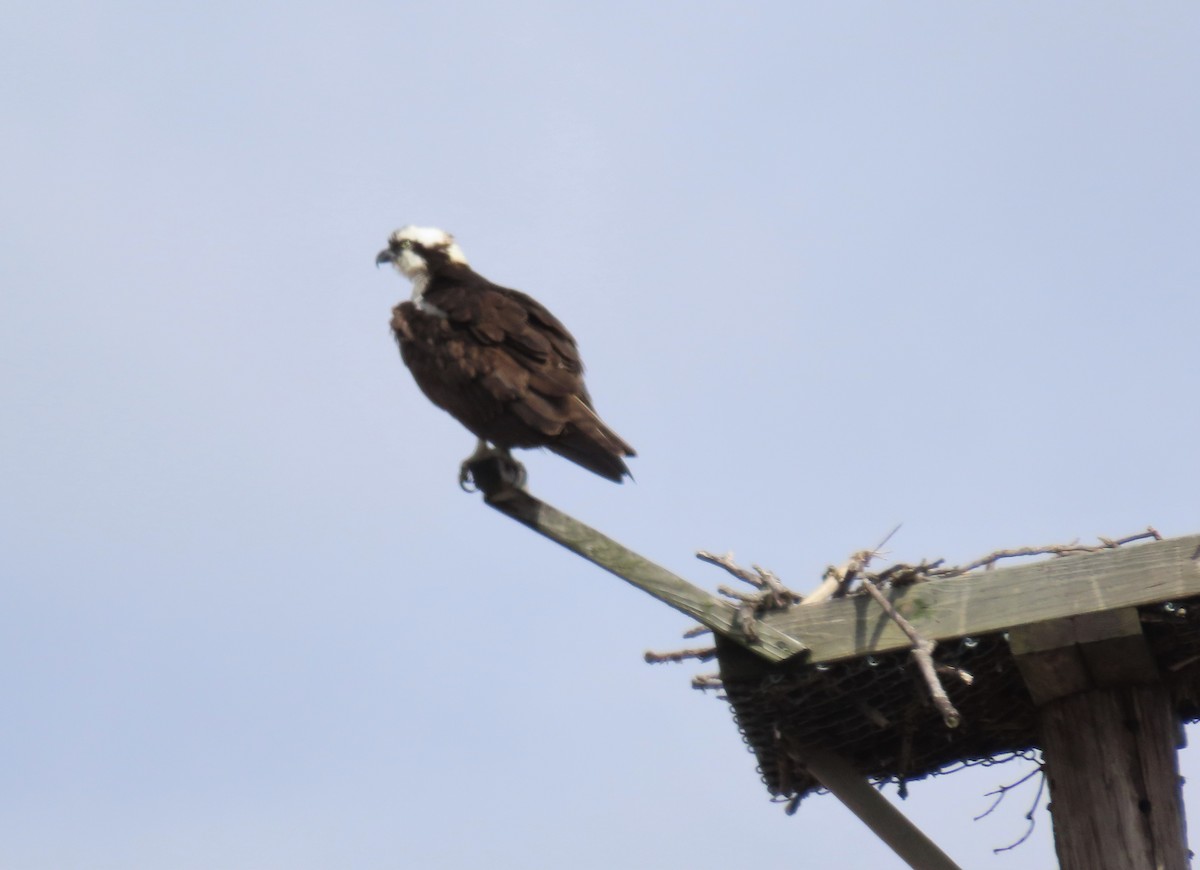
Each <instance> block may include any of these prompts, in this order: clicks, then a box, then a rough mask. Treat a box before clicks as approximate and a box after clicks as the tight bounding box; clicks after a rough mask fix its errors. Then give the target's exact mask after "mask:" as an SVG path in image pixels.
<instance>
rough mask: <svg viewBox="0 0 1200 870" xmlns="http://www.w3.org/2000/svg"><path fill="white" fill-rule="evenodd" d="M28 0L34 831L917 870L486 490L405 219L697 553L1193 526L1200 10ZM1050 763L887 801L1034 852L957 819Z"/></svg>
mask: <svg viewBox="0 0 1200 870" xmlns="http://www.w3.org/2000/svg"><path fill="white" fill-rule="evenodd" d="M6 12H7V14H6V16H5V19H6V20H5V27H4V28H3V32H2V34H0V70H2V75H0V99H2V100H3V106H4V110H3V112H2V113H0V115H2V118H3V120H0V131H2V133H3V138H2V143H3V146H2V147H3V152H4V160H3V166H4V169H3V171H0V201H2V202H3V203H4V206H3V214H4V216H5V219H6V220H5V232H4V233H3V234H2V235H0V275H3V284H4V291H3V295H2V296H0V366H2V371H3V378H2V379H0V401H2V403H3V407H4V408H5V409H6V413H5V415H4V416H5V423H4V425H3V426H0V481H2V483H0V544H2V547H0V572H2V578H0V579H2V581H3V582H2V585H0V595H2V598H0V691H2V692H3V696H4V698H5V713H4V715H3V717H2V721H0V746H3V750H2V751H0V867H4V868H6V870H7V868H13V870H62V868H156V870H157V868H172V870H173V868H181V870H183V868H197V870H199V868H216V867H219V868H275V867H280V868H283V867H287V868H333V867H339V868H340V867H353V868H438V870H441V868H445V870H460V868H474V867H480V866H486V867H489V868H562V867H572V868H583V870H590V868H597V870H598V868H613V867H628V868H635V870H637V868H676V867H678V868H684V867H686V868H690V870H715V868H727V867H729V866H735V865H739V864H749V863H761V864H783V863H786V864H788V866H798V867H803V866H808V867H827V866H835V864H836V866H838V867H839V868H841V870H856V868H886V867H895V866H898V861H897V860H896V859H895V858H892V857H890V854H889V853H888V852H886V850H885V849H884V848H883V847H882V846H880V845H879V844H878V843H876V842H875V841H874V840H873V839H872V838H871V837H869V836H868V835H867V834H866V833H865V829H863V828H862V827H861V825H860V824H859V823H858V822H857V821H856V820H854V819H853V818H852V817H850V816H849V814H848V813H847V812H846V811H845V810H843V809H841V808H840V806H838V805H837V804H836V803H835V802H834V801H833V800H832V799H830V798H818V799H813V800H810V801H807V802H805V804H804V805H803V806H802V808H801V811H800V813H799V814H798V815H797V816H795V817H791V818H789V817H786V816H785V815H784V814H783V812H782V810H781V809H780V808H779V807H777V806H774V805H772V804H770V803H769V802H768V801H767V794H766V791H765V789H764V788H763V787H762V785H761V783H760V782H759V780H758V777H757V774H756V773H755V771H754V764H753V759H752V757H751V756H749V755H748V754H747V753H746V751H745V749H744V747H743V745H742V743H741V740H740V738H739V736H738V734H737V732H736V730H735V728H734V725H733V722H732V720H731V717H730V715H729V712H728V709H727V708H726V707H725V706H724V705H723V704H722V703H721V702H719V701H717V700H714V699H713V697H711V696H707V697H706V696H702V695H700V694H699V693H695V692H692V691H691V690H690V689H689V688H688V681H689V678H690V675H691V674H692V673H694V672H696V671H697V670H701V669H703V666H701V667H699V668H686V667H684V668H667V667H660V668H650V667H648V666H646V665H645V664H643V663H642V662H641V654H642V652H643V650H645V649H646V648H654V649H669V648H672V647H674V646H678V645H679V641H678V635H679V633H680V632H681V631H682V630H683V629H684V628H686V627H687V621H686V620H685V619H683V618H682V617H680V616H678V615H677V614H675V613H674V612H673V611H671V610H669V609H667V608H666V607H664V606H662V605H659V604H657V603H655V602H654V601H652V600H650V599H648V598H646V597H645V596H643V595H642V594H641V593H638V592H636V591H635V590H632V589H630V588H628V587H626V586H625V585H623V584H621V583H620V582H619V581H617V580H615V579H613V578H611V577H609V576H608V575H605V574H603V573H601V572H600V571H599V570H597V569H595V568H593V567H591V566H589V565H587V564H586V563H584V562H582V561H580V560H578V559H576V558H573V557H571V556H569V555H568V554H566V553H564V552H560V551H558V550H556V549H554V548H553V547H552V546H551V545H549V544H547V543H546V542H544V541H542V540H540V539H538V538H536V537H535V536H533V535H531V534H530V533H528V532H526V531H525V530H523V529H520V528H519V527H517V526H515V525H514V524H513V523H511V522H509V521H507V520H505V519H503V518H502V517H500V516H499V515H497V514H494V513H493V512H491V511H489V510H487V509H486V508H484V507H483V506H482V505H481V504H480V503H479V501H478V499H477V498H476V497H469V496H466V495H464V494H463V493H461V492H460V491H459V490H458V488H457V486H456V483H455V478H456V474H457V468H458V463H459V461H460V460H461V459H462V458H463V457H464V456H465V455H466V454H467V453H468V452H470V450H471V448H472V446H473V439H472V438H471V436H469V435H468V434H467V433H466V432H465V431H464V430H462V429H461V427H459V426H458V425H457V424H456V423H455V422H454V421H453V420H451V419H450V418H448V417H446V416H445V415H444V414H442V413H441V412H439V411H437V410H436V409H434V408H432V406H430V405H429V404H428V403H427V402H426V401H425V400H424V398H423V397H422V396H421V395H420V394H419V393H418V391H417V389H416V387H415V386H414V385H413V384H412V382H411V379H410V377H409V375H408V373H407V372H406V371H405V370H404V368H403V366H402V364H401V363H400V360H399V358H398V355H397V353H396V350H395V347H394V345H393V343H392V339H391V337H390V335H389V332H388V329H387V321H388V316H389V308H390V306H391V305H392V304H394V302H395V301H396V300H397V299H399V298H400V297H402V296H403V295H405V294H407V293H408V287H407V286H406V285H405V284H404V282H402V281H401V280H400V279H399V278H398V277H397V276H395V275H394V274H393V273H391V272H389V271H387V270H378V271H377V270H376V269H374V267H373V258H374V255H375V253H376V252H377V251H378V250H379V249H380V248H381V247H382V246H383V243H384V241H385V239H386V236H387V234H388V232H389V231H390V230H392V229H393V228H395V227H396V226H399V225H401V224H405V223H419V224H433V225H438V226H443V227H445V228H447V229H449V230H451V231H452V232H454V233H455V234H456V235H457V237H458V239H459V241H460V243H461V244H462V246H463V248H464V249H465V251H466V253H467V255H468V256H469V257H470V258H471V260H472V263H473V264H474V265H475V266H476V267H477V268H478V269H479V270H480V271H481V272H482V273H483V274H485V275H487V276H488V277H490V278H492V279H494V280H496V281H498V282H500V283H503V284H507V285H509V286H515V287H518V288H521V289H523V290H526V291H528V292H530V293H532V294H534V295H535V296H537V297H538V298H539V299H541V300H542V301H543V302H545V303H546V304H547V305H548V306H549V307H550V308H551V309H552V310H553V311H555V312H556V313H557V314H558V315H559V316H560V317H561V318H562V319H563V320H564V321H565V322H566V323H567V324H568V325H569V326H570V327H571V328H572V329H573V331H574V332H575V333H576V335H577V337H578V338H579V340H580V343H581V346H582V349H583V351H584V355H585V359H586V360H587V362H588V364H589V367H590V378H589V382H590V384H591V388H592V392H593V395H594V397H595V399H596V402H597V406H598V408H599V410H600V411H601V413H602V414H603V415H604V417H605V418H606V419H607V420H608V421H609V422H610V423H611V424H612V425H613V427H614V428H615V429H616V430H617V431H618V432H620V433H621V434H622V435H623V436H624V437H625V438H627V439H628V440H629V441H630V442H631V443H632V444H633V445H634V446H635V447H636V448H637V449H638V452H639V457H638V458H637V459H636V460H634V462H633V470H634V474H635V475H636V477H637V483H636V484H632V485H626V486H622V487H617V486H613V485H611V484H609V483H607V482H605V481H602V480H600V479H599V478H595V477H593V476H592V475H589V474H587V473H586V472H584V471H582V470H580V469H578V468H576V467H575V466H572V465H570V464H568V463H566V462H564V461H563V460H561V459H559V458H557V457H554V456H551V455H530V456H528V457H527V465H528V468H529V471H530V475H531V481H532V489H533V490H534V492H535V493H537V494H538V495H540V496H542V497H543V498H546V499H547V500H549V501H551V502H553V503H555V504H557V505H558V506H559V507H561V508H563V509H564V510H567V511H569V512H571V513H573V514H575V515H577V516H579V517H581V518H583V519H585V520H586V521H589V522H591V523H593V524H595V525H597V526H599V527H601V528H602V529H604V530H606V531H608V532H609V533H611V534H613V535H614V536H615V537H617V538H619V539H621V540H623V541H625V542H626V543H628V544H630V545H632V546H634V547H636V548H637V549H639V550H640V551H642V552H643V553H645V554H646V555H648V556H650V557H652V558H654V559H656V560H658V561H660V562H662V563H664V564H666V565H668V566H670V567H672V568H674V569H676V570H679V571H681V572H683V573H685V574H686V575H687V576H689V577H691V578H693V579H694V580H695V581H696V582H699V583H701V584H703V585H705V586H708V587H713V586H715V585H716V584H717V583H719V582H724V578H723V577H722V576H720V575H719V574H718V573H717V572H716V571H715V570H714V569H711V568H705V567H704V566H700V565H698V564H696V563H694V562H693V560H692V558H691V553H692V552H693V551H694V550H696V549H698V548H707V549H715V550H722V551H723V550H727V549H732V550H734V551H735V552H736V553H737V555H738V556H739V557H740V558H742V559H744V560H745V561H756V562H760V563H762V564H765V565H768V566H771V567H773V568H774V569H775V570H776V571H777V572H778V573H779V574H781V575H782V576H783V577H784V578H785V580H787V581H789V582H790V583H791V584H792V585H794V586H796V587H799V588H804V587H806V586H811V585H814V584H815V582H816V579H817V577H818V576H819V574H820V572H821V570H822V569H823V568H824V566H825V565H826V564H828V563H830V562H836V561H840V560H841V559H842V558H844V557H845V555H846V554H847V553H849V552H850V551H852V550H855V549H859V548H861V547H864V546H868V545H870V544H872V543H874V542H875V541H877V540H878V539H879V538H880V537H881V535H882V534H883V533H886V531H887V530H888V529H890V528H891V527H892V526H893V525H894V524H895V523H897V522H900V521H902V522H903V523H904V527H903V530H902V531H901V533H900V534H899V535H898V537H897V538H896V539H895V540H894V542H893V545H892V546H893V553H894V555H895V556H896V557H897V558H905V559H917V558H920V557H923V556H928V557H939V556H944V557H947V558H948V559H951V560H958V559H965V558H968V557H971V556H975V555H978V554H980V553H983V552H987V551H989V550H991V549H994V548H996V547H1003V546H1018V545H1023V544H1038V543H1048V542H1054V541H1063V540H1069V539H1073V538H1076V537H1087V536H1092V535H1096V534H1104V535H1120V534H1125V533H1130V532H1134V531H1138V530H1140V529H1141V528H1143V527H1144V526H1145V525H1146V524H1148V523H1153V524H1155V525H1156V526H1157V527H1158V528H1159V529H1160V530H1162V531H1163V532H1164V533H1165V534H1168V535H1179V534H1188V533H1193V532H1197V531H1200V511H1198V510H1197V501H1196V493H1197V491H1198V486H1200V468H1198V465H1197V462H1196V458H1195V456H1196V448H1195V445H1196V443H1197V435H1198V430H1200V404H1198V403H1197V401H1196V383H1195V378H1196V372H1197V350H1196V347H1197V342H1196V331H1197V323H1198V322H1200V302H1198V301H1197V299H1198V294H1197V286H1198V285H1200V254H1198V246H1197V243H1196V240H1197V230H1198V220H1197V219H1198V217H1200V205H1198V203H1200V169H1198V168H1197V165H1198V164H1197V154H1200V103H1198V100H1197V83H1198V82H1200V53H1198V52H1197V49H1196V46H1197V45H1200V7H1197V6H1196V5H1195V4H1190V3H1165V2H1164V3H1156V4H1132V3H1130V4H1118V3H1099V4H1086V5H1085V4H1074V3H1072V4H1067V3H1045V4H1036V5H1034V4H1019V5H1018V4H977V3H973V4H959V3H912V4H892V3H857V4H798V3H756V4H755V3H751V4H747V3H740V4H733V3H719V4H718V3H657V4H634V3H607V4H604V5H602V6H601V5H599V4H596V5H593V6H584V5H583V4H566V3H559V4H555V3H533V2H530V3H512V4H489V3H477V2H476V3H470V2H465V3H442V4H413V3H390V4H389V3H350V4H342V5H340V6H338V7H337V8H334V7H333V6H329V5H320V4H312V3H305V2H298V3H260V4H254V5H253V6H252V7H250V8H246V4H240V3H239V4H233V3H223V2H205V3H198V2H192V3H177V4H156V3H132V2H117V3H107V4H85V3H71V2H64V3H54V2H38V3H19V4H10V7H9V8H8V9H7V10H6ZM1190 753H1191V750H1188V751H1185V753H1184V754H1183V765H1184V771H1185V773H1186V774H1190V778H1191V779H1192V780H1193V781H1194V782H1200V771H1198V770H1196V761H1195V759H1194V757H1193V756H1192V755H1191V754H1190ZM1023 773H1024V770H1023V769H1022V768H1020V767H1019V766H1018V765H1010V766H1007V767H998V768H994V769H990V770H983V771H971V772H967V773H963V774H956V775H954V776H952V777H945V778H941V779H937V780H930V781H926V782H923V783H917V784H915V785H914V786H913V787H912V795H911V797H910V799H909V800H908V801H907V802H906V803H905V804H904V808H905V809H906V811H907V812H909V813H911V814H912V815H913V817H914V818H915V819H916V820H917V821H918V822H919V823H920V824H922V825H924V826H925V827H926V828H927V829H928V830H929V832H930V833H931V834H932V835H933V836H934V837H935V839H937V840H938V841H939V842H940V843H941V844H942V845H943V847H944V848H945V849H946V850H947V851H948V852H949V853H950V854H951V855H952V856H953V857H955V858H956V859H957V860H959V861H960V862H961V863H963V864H964V865H966V866H970V867H995V868H1000V870H1003V868H1023V870H1028V868H1040V867H1050V866H1052V864H1053V859H1052V845H1051V841H1050V823H1049V818H1048V817H1047V816H1045V814H1044V813H1043V814H1041V815H1040V816H1039V821H1038V830H1037V833H1036V834H1035V835H1034V837H1033V839H1032V841H1031V842H1030V843H1029V844H1027V845H1026V846H1024V847H1023V848H1021V849H1018V850H1016V851H1015V852H1012V853H1007V854H1005V855H1002V856H999V857H993V856H992V855H991V849H992V848H993V847H998V846H1003V845H1006V844H1007V843H1009V842H1011V841H1012V840H1013V839H1015V838H1016V837H1017V836H1019V835H1020V833H1021V832H1022V831H1023V829H1024V821H1023V819H1022V818H1021V816H1022V814H1023V813H1024V812H1025V810H1026V808H1027V800H1029V799H1031V793H1030V797H1026V796H1025V793H1022V794H1019V795H1017V796H1016V797H1015V798H1013V799H1011V800H1010V802H1009V803H1008V804H1007V805H1005V806H1003V807H1002V808H1001V809H1000V810H998V811H997V812H996V813H994V814H993V815H992V816H991V817H990V818H989V819H987V820H985V821H984V822H981V823H973V822H972V821H971V817H972V816H973V815H976V814H978V813H979V812H981V811H982V810H983V809H985V808H986V807H987V805H988V803H989V800H990V799H987V798H984V797H983V794H984V792H986V791H989V790H991V789H992V788H994V787H995V786H997V785H999V784H1001V783H1004V782H1008V781H1011V780H1014V779H1017V778H1019V777H1020V776H1021V775H1022V774H1023ZM1191 791H1193V792H1194V788H1192V789H1191ZM1196 828H1197V825H1195V824H1194V825H1193V830H1195V829H1196Z"/></svg>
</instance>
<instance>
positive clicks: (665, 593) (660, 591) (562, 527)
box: [487, 489, 806, 662]
mask: <svg viewBox="0 0 1200 870" xmlns="http://www.w3.org/2000/svg"><path fill="white" fill-rule="evenodd" d="M487 503H488V504H489V505H491V506H492V507H494V508H495V509H496V510H498V511H500V512H501V513H503V514H505V515H507V516H509V517H512V518H513V519H515V520H517V521H518V522H520V523H522V524H524V525H526V526H528V527H529V528H531V529H533V530H534V531H535V532H538V533H539V534H542V535H545V536H546V537H547V538H550V539H551V540H552V541H555V542H556V543H558V544H561V545H562V546H564V547H566V548H567V549H568V550H571V551H572V552H574V553H578V554H579V555H580V556H583V557H584V558H585V559H587V560H588V561H590V562H593V563H595V564H596V565H599V566H600V567H601V568H603V569H605V570H606V571H609V572H611V573H613V574H616V575H617V576H618V577H620V578H621V579H622V580H625V581H627V582H629V583H631V584H633V585H634V586H636V587H638V588H639V589H641V590H642V591H644V592H647V593H649V594H650V595H652V596H654V597H655V598H657V599H658V600H659V601H662V602H663V603H665V604H668V605H670V606H671V607H674V608H675V609H676V610H678V611H680V612H682V613H686V614H687V615H688V616H690V617H692V618H693V619H695V620H696V621H697V622H700V623H701V624H703V625H705V626H707V627H708V628H711V629H712V630H713V631H716V632H719V633H721V634H723V635H725V636H727V637H730V638H732V639H733V640H734V641H736V642H737V643H739V644H741V645H742V646H745V647H746V648H747V649H749V650H751V651H753V652H754V653H756V654H757V655H759V656H761V657H762V658H764V659H766V660H767V661H771V662H779V661H783V660H785V659H788V658H791V657H792V656H794V655H797V654H798V653H802V652H804V650H805V649H806V647H805V646H804V644H803V643H801V642H800V641H798V640H796V639H795V638H792V637H789V636H788V635H786V634H784V633H783V632H781V631H779V630H778V629H777V628H774V627H772V626H770V625H767V624H765V623H763V622H761V621H759V622H756V623H755V626H754V630H753V634H751V633H748V632H747V631H746V630H745V627H744V626H743V625H742V623H741V621H740V618H739V614H738V610H737V608H736V607H734V606H733V605H732V604H730V603H729V602H728V601H724V600H722V599H720V598H717V597H716V596H715V595H712V594H711V593H709V592H705V591H704V590H703V589H701V588H700V587H698V586H694V585H693V584H691V583H689V582H688V581H687V580H684V579H683V578H682V577H680V576H678V575H676V574H674V573H672V572H670V571H668V570H667V569H666V568H663V567H662V566H661V565H657V564H655V563H654V562H651V561H650V560H649V559H646V558H645V557H643V556H640V555H638V554H637V553H635V552H633V551H632V550H630V549H628V548H627V547H625V546H622V545H621V544H619V543H617V542H616V541H614V540H613V539H612V538H609V537H608V536H606V535H604V534H601V533H600V532H598V531H596V530H595V529H593V528H591V527H590V526H587V525H585V524H583V523H581V522H579V520H576V519H574V518H573V517H570V516H568V515H567V514H564V513H563V512H562V511H560V510H558V509H556V508H553V507H551V506H550V505H548V504H546V503H545V502H542V501H539V500H538V499H536V498H534V497H532V496H531V495H529V494H528V493H526V492H524V491H523V490H515V489H506V490H503V491H501V492H498V493H495V494H494V495H492V496H490V497H489V498H488V499H487Z"/></svg>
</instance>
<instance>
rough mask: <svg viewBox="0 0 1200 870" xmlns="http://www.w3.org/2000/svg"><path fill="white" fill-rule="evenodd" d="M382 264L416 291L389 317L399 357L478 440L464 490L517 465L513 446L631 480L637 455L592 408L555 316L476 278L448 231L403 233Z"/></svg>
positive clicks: (575, 356)
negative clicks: (477, 474) (477, 469)
mask: <svg viewBox="0 0 1200 870" xmlns="http://www.w3.org/2000/svg"><path fill="white" fill-rule="evenodd" d="M383 263H391V264H392V265H393V266H395V267H396V270H397V271H398V272H400V273H401V274H402V275H404V276H405V277H406V278H408V279H409V280H410V281H412V285H413V292H412V298H411V299H410V300H408V301H405V302H401V303H400V304H399V305H397V306H396V307H395V308H393V309H392V332H393V333H395V336H396V342H397V343H398V344H399V345H400V356H401V358H402V359H403V360H404V363H405V365H407V366H408V368H409V370H410V371H412V374H413V377H414V378H415V379H416V381H417V386H419V387H420V388H421V391H422V392H423V393H425V395H426V396H427V397H428V398H429V399H430V400H431V401H432V402H433V403H434V404H435V405H437V406H438V407H439V408H441V409H442V410H444V411H447V412H448V413H449V414H450V415H451V416H452V417H454V418H455V419H456V420H458V422H460V423H462V424H463V425H464V426H466V427H467V428H468V429H469V430H471V432H473V433H474V435H475V437H476V438H478V439H479V445H478V448H477V449H476V451H475V453H474V455H472V456H471V457H470V458H469V459H467V461H466V462H464V463H463V469H462V473H461V475H460V480H461V481H462V482H463V483H465V482H466V480H467V478H468V476H469V475H468V472H467V466H468V464H469V463H471V462H473V461H475V460H477V459H481V458H484V457H487V456H491V455H496V454H499V455H501V456H503V457H506V458H508V459H510V460H511V456H509V453H508V451H509V450H510V449H511V448H513V447H546V448H548V449H550V450H553V451H554V452H555V453H557V454H558V455H559V456H564V457H566V458H567V459H569V460H571V461H572V462H574V463H577V464H578V465H582V466H583V467H584V468H586V469H588V470H589V471H594V472H595V473H596V474H598V475H600V476H601V477H606V478H608V479H609V480H612V481H616V482H617V483H620V482H621V479H622V478H623V477H624V476H625V475H627V474H629V468H628V467H627V466H626V465H625V460H624V457H626V456H633V455H634V452H633V448H632V447H630V446H629V445H628V444H626V443H625V442H624V441H623V440H621V438H620V437H619V436H618V435H617V434H616V433H615V432H613V431H612V430H611V429H609V428H608V426H606V425H605V424H604V421H603V420H601V419H600V417H599V416H597V414H596V412H595V410H594V409H593V408H592V399H591V397H590V396H589V395H588V391H587V387H585V386H584V383H583V363H582V362H581V361H580V358H579V350H578V348H576V346H575V339H574V338H573V337H572V336H571V333H570V332H568V331H567V328H566V327H565V326H563V325H562V324H561V323H560V322H559V321H558V318H556V317H555V316H554V315H553V314H551V313H550V312H549V311H547V310H546V309H545V308H544V307H543V306H542V305H540V304H539V303H538V302H537V301H536V300H534V299H531V298H530V297H529V296H526V295H525V294H524V293H520V292H518V291H516V290H509V289H508V288H507V287H500V286H499V285H496V284H493V283H492V282H491V281H488V280H487V279H486V278H484V277H482V276H481V275H479V274H478V273H476V272H475V271H474V270H472V269H471V267H470V266H469V265H467V258H466V257H465V256H463V252H462V249H461V248H460V247H459V246H458V245H457V244H456V243H455V241H454V237H453V236H451V235H450V234H449V233H447V232H445V231H443V230H439V229H434V228H433V227H414V226H407V227H402V228H401V229H398V230H396V231H395V232H394V233H392V235H391V236H390V237H389V238H388V246H387V247H386V248H385V249H384V250H382V251H380V253H379V256H377V257H376V258H375V264H376V265H377V266H378V265H381V264H383ZM489 444H490V445H493V446H492V447H489Z"/></svg>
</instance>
